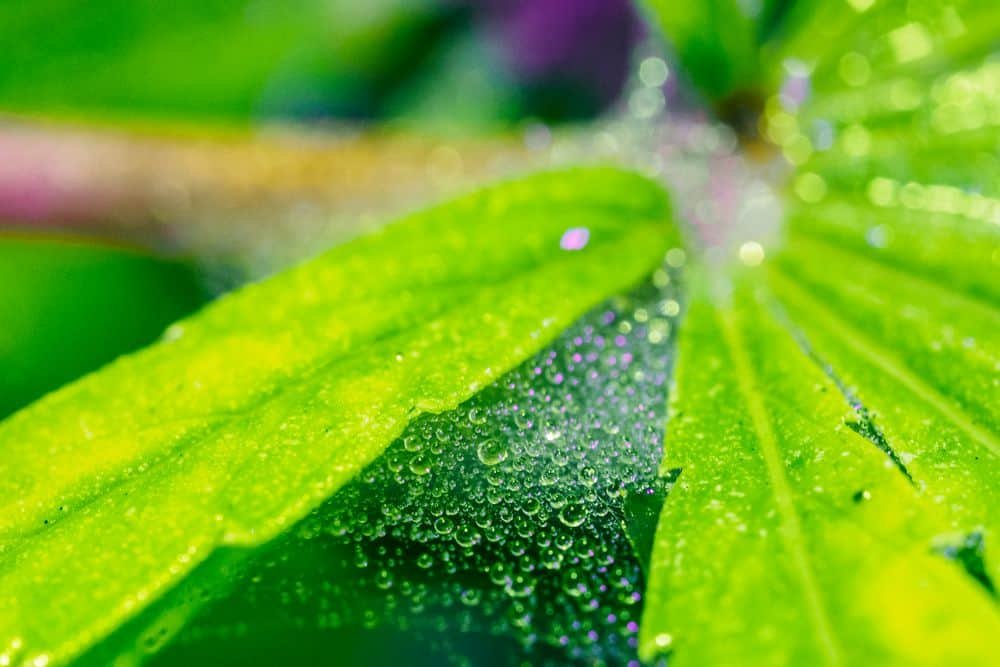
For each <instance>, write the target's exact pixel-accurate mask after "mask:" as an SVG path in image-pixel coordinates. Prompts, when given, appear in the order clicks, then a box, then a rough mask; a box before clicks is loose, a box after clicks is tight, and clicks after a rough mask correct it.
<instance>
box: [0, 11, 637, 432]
mask: <svg viewBox="0 0 1000 667" xmlns="http://www.w3.org/2000/svg"><path fill="white" fill-rule="evenodd" d="M643 35H644V28H643V23H642V21H641V19H640V17H639V15H638V12H637V11H636V9H635V8H634V6H633V5H632V3H631V2H630V1H629V0H365V1H363V2H358V1H355V0H290V1H286V0H280V1H279V0H176V1H173V2H159V1H156V0H107V1H106V2H101V3H98V4H88V3H81V2H78V1H77V2H74V1H72V0H36V1H32V2H12V3H5V4H4V5H3V6H2V7H0V43H2V44H3V45H4V55H3V59H2V62H0V312H2V322H3V325H2V326H0V417H2V416H4V415H6V414H9V413H10V412H12V411H14V410H15V409H17V408H19V407H21V406H23V405H25V404H26V403H28V402H30V401H31V400H34V399H35V398H37V397H38V396H40V395H41V394H43V393H44V392H46V391H49V390H51V389H53V388H55V387H58V386H59V385H61V384H63V383H65V382H66V381H68V380H71V379H73V378H74V377H77V376H79V375H81V374H83V373H85V372H87V371H90V370H93V369H94V368H96V367H98V366H100V365H102V364H104V363H107V362H108V361H110V360H112V359H114V358H115V357H116V356H118V355H119V354H121V353H124V352H126V351H129V350H132V349H135V348H137V347H139V346H141V345H144V344H147V343H149V342H151V341H152V340H153V339H155V338H156V337H157V336H158V335H159V334H160V332H161V331H162V330H163V328H164V327H165V326H166V325H167V324H168V323H169V322H171V321H173V320H175V319H177V318H178V317H180V316H182V315H184V314H185V313H187V312H190V311H191V310H193V309H195V308H197V307H198V306H199V305H200V304H202V303H204V302H205V300H206V299H208V298H210V297H211V295H212V294H215V293H218V292H219V291H220V290H223V289H225V288H227V287H228V286H230V285H232V284H234V283H238V282H240V281H242V280H244V279H246V278H248V277H255V276H259V275H262V274H265V273H267V272H269V271H271V270H274V269H275V268H278V267H280V266H282V265H284V264H286V263H287V262H288V261H292V260H295V259H298V258H300V257H302V256H305V255H308V254H312V253H314V252H318V251H319V250H321V249H322V248H323V247H325V246H327V245H329V244H330V243H333V242H336V241H339V240H342V239H343V238H345V237H347V236H350V235H353V234H355V233H357V232H358V231H359V230H360V229H363V228H364V227H365V226H366V225H369V224H375V222H374V221H376V220H377V219H379V218H382V217H384V216H386V215H388V214H390V213H393V212H396V211H399V210H403V209H406V208H410V207H412V206H414V205H417V204H419V203H422V202H424V201H427V200H430V199H433V198H435V197H437V196H440V195H441V194H443V193H445V192H448V191H452V190H456V189H459V188H461V187H464V186H466V185H468V184H470V183H473V182H476V181H477V180H482V179H483V178H485V177H488V176H496V175H501V174H504V173H509V172H510V171H511V170H513V169H516V168H517V167H518V165H525V164H527V163H529V162H530V161H531V158H530V155H529V154H530V152H531V150H530V149H531V146H532V144H533V143H534V144H537V143H539V142H541V143H544V142H545V140H546V137H547V136H548V133H549V132H550V131H551V129H550V128H551V126H553V125H558V124H560V123H567V122H578V121H581V120H586V119H590V118H594V117H596V116H598V115H600V114H602V113H606V112H608V110H609V109H612V108H613V107H614V105H615V104H616V102H617V100H618V99H619V97H620V95H621V92H622V90H623V87H624V86H625V82H626V80H627V78H628V75H629V72H630V68H631V65H632V63H633V59H634V50H635V48H636V46H637V45H638V44H639V43H640V41H641V39H642V38H643Z"/></svg>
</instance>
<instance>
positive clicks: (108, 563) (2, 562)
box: [0, 169, 676, 661]
mask: <svg viewBox="0 0 1000 667" xmlns="http://www.w3.org/2000/svg"><path fill="white" fill-rule="evenodd" d="M456 222H461V223H463V226H456ZM568 229H576V230H582V229H586V230H587V234H588V235H589V236H588V238H587V240H586V243H584V245H585V246H586V247H585V248H583V249H581V250H579V251H574V250H564V249H563V248H562V247H561V241H562V235H563V234H564V233H565V232H566V230H568ZM575 234H576V236H575V238H576V240H577V241H579V240H580V238H581V234H582V232H580V231H577V232H575ZM672 242H676V233H675V232H674V231H673V228H672V227H671V226H670V224H669V209H668V205H667V203H666V200H665V197H664V195H663V193H662V190H661V189H660V188H659V187H658V186H656V185H654V184H652V183H651V182H649V181H647V180H645V179H642V178H641V177H638V176H635V175H631V174H627V173H624V172H618V171H614V170H604V169H595V170H577V171H570V172H564V173H551V174H542V175H539V176H535V177H533V178H529V179H525V180H523V181H516V182H512V183H508V184H504V185H501V186H497V187H494V188H491V189H487V190H484V191H482V192H480V193H476V194H473V195H470V196H467V197H465V198H462V199H459V200H457V201H455V202H452V203H450V204H446V205H443V206H440V207H437V208H434V209H431V210H430V211H427V212H423V213H418V214H416V215H413V216H410V217H409V218H408V219H406V220H405V221H403V222H401V223H397V224H395V225H390V226H389V227H387V228H385V229H384V230H383V231H381V232H378V233H376V234H373V235H371V236H367V237H363V238H361V239H359V240H357V241H355V242H352V243H350V244H347V245H345V246H341V247H340V248H336V249H334V250H332V251H330V252H329V253H327V254H326V255H324V256H322V257H320V258H319V259H317V260H314V261H312V262H310V263H307V264H305V265H303V266H301V267H298V268H296V269H293V270H292V271H290V272H287V273H285V274H282V275H280V276H278V277H276V278H274V279H272V280H269V281H265V282H263V283H260V284H258V285H255V286H251V287H249V288H247V289H244V290H241V291H240V292H238V293H236V294H234V295H232V296H230V297H226V298H224V299H222V300H220V301H219V302H217V303H216V304H214V305H212V306H211V307H209V308H207V309H206V310H205V311H203V312H202V313H200V314H199V315H196V316H195V317H193V318H191V319H189V320H187V321H184V322H182V323H180V324H179V325H177V326H175V327H174V328H172V329H171V330H169V331H168V335H167V340H165V341H163V342H161V343H160V344H158V345H156V346H153V347H152V348H149V349H147V350H145V351H143V352H141V353H139V354H137V355H135V356H133V357H128V358H125V359H123V360H121V361H119V362H117V363H115V364H113V365H111V366H109V367H107V368H105V369H104V370H102V371H101V372H99V373H97V374H95V375H92V376H90V377H88V378H86V379H85V380H83V381H81V382H78V383H76V384H74V385H72V386H70V387H68V388H66V389H64V390H63V391H61V392H57V393H56V394H54V395H52V396H50V397H48V398H47V399H45V400H43V401H42V402H40V403H38V404H36V405H35V406H32V407H31V408H29V409H28V410H26V411H23V412H21V413H19V414H17V415H15V416H14V417H12V418H11V419H10V420H8V421H6V422H4V423H3V424H2V426H0V450H2V451H3V452H4V457H3V459H2V461H0V469H2V471H3V474H2V478H3V480H4V482H3V486H4V489H3V491H4V493H3V497H4V499H5V507H4V510H3V511H2V512H0V516H2V517H3V519H2V520H0V536H2V540H3V545H4V547H3V551H2V552H0V581H2V582H3V583H2V584H0V586H2V588H3V589H4V590H5V591H12V592H13V593H14V594H13V595H12V596H5V597H4V600H3V602H0V628H3V631H4V635H7V636H6V637H5V638H4V641H9V640H10V639H11V638H12V637H17V638H19V639H20V643H21V644H22V645H23V646H24V648H23V649H22V650H21V654H20V655H18V656H16V658H15V661H20V660H24V661H27V660H32V659H34V658H35V657H37V656H38V655H45V656H46V657H47V659H51V660H54V661H63V660H66V659H67V658H69V657H71V656H73V655H75V654H77V653H79V652H80V651H81V650H83V649H84V648H86V647H87V646H88V645H90V644H91V643H92V642H93V641H95V640H96V639H98V638H99V637H101V636H103V635H104V634H106V633H107V632H109V631H110V630H112V629H113V628H114V627H116V626H117V625H118V624H120V623H121V622H122V621H124V620H125V619H127V618H128V617H130V616H131V615H133V614H134V613H135V612H136V611H138V610H139V609H141V608H142V607H144V606H145V605H146V604H148V603H149V602H150V601H152V600H153V599H155V598H156V597H158V596H159V595H160V594H161V593H162V592H163V591H164V590H166V589H168V588H169V587H170V586H171V585H173V583H175V582H176V581H177V580H179V579H180V578H181V577H182V576H183V575H184V574H185V573H186V572H188V571H190V569H191V568H193V567H194V566H195V565H196V564H197V563H199V562H201V561H203V560H204V559H205V558H206V557H207V556H208V555H209V554H210V553H211V552H212V551H213V550H214V549H216V548H217V547H218V546H220V545H231V546H247V545H254V544H258V543H260V542H262V541H264V540H267V539H269V538H270V537H273V536H274V535H276V534H278V533H279V532H281V530H282V529H283V528H284V527H286V526H288V525H289V524H290V523H292V522H293V521H295V520H296V519H298V518H300V517H301V516H303V515H304V514H305V513H306V512H308V511H309V509H311V508H312V507H313V506H315V505H316V504H317V503H318V502H319V501H321V500H323V499H324V498H325V497H327V496H329V494H330V493H332V492H333V491H334V490H336V488H338V487H339V486H340V485H341V484H343V483H344V482H345V481H346V480H348V479H350V477H351V476H353V474H354V473H356V472H357V471H358V470H360V468H361V467H362V466H363V465H365V464H366V463H367V462H369V461H370V460H371V459H372V458H374V457H375V456H376V455H377V454H378V452H379V451H381V449H382V448H384V447H385V446H386V445H387V444H388V443H389V442H390V441H391V440H392V439H393V438H394V437H395V436H396V435H398V433H399V431H400V430H401V429H402V428H403V426H405V424H406V423H407V422H408V421H409V420H410V419H411V418H412V417H413V416H415V414H418V413H419V412H423V411H440V410H444V409H447V408H449V407H453V406H454V405H457V403H458V402H460V401H461V400H463V399H464V398H467V397H468V396H469V395H471V394H472V393H474V392H475V391H476V389H477V388H479V387H480V386H482V385H483V384H485V383H486V382H487V381H488V380H489V379H490V378H492V377H494V376H495V375H496V374H498V373H500V372H502V371H503V370H505V369H507V368H510V367H511V366H513V365H514V364H516V363H517V362H518V361H520V360H521V359H522V358H524V357H525V356H527V355H528V354H530V353H531V352H533V351H535V350H537V349H538V348H539V347H540V346H541V345H544V344H545V343H546V342H547V341H548V340H550V339H551V338H552V337H553V336H555V335H556V334H557V333H558V332H559V330H560V329H561V328H562V327H564V326H566V325H568V324H569V323H570V322H572V320H573V319H575V318H576V317H577V316H579V315H580V314H582V312H584V311H585V310H586V309H587V308H588V307H590V306H592V305H594V304H595V303H597V302H599V301H600V300H601V299H603V298H604V297H606V296H607V295H608V294H610V293H614V292H615V291H617V290H620V289H624V288H627V287H629V286H630V285H631V284H633V283H635V282H636V281H638V280H639V279H640V278H641V277H642V275H643V274H644V273H645V272H646V271H648V270H650V269H651V268H652V266H653V265H654V264H655V263H656V261H657V260H659V259H660V258H661V257H662V254H663V252H664V251H665V249H666V247H668V246H669V244H670V243H672ZM570 245H571V246H572V247H575V246H576V245H579V243H576V244H575V245H574V244H570ZM469 322H478V323H479V324H478V325H477V326H473V327H470V326H469ZM178 369H181V373H180V377H179V378H176V377H172V376H173V375H174V374H175V373H176V372H177V370H178ZM234 418H238V419H234ZM241 423H242V424H245V426H240V424H241ZM39 443H44V444H43V445H41V444H39ZM42 448H44V450H45V452H44V454H45V455H44V456H39V455H38V453H39V450H40V449H42ZM68 461H71V462H72V463H73V465H72V466H71V465H67V462H68ZM50 519H51V521H50ZM98 541H99V542H100V543H97V542H98ZM109 568H110V569H113V570H115V572H114V576H113V577H108V576H107V570H108V569H109ZM54 597H58V598H59V599H61V600H62V604H60V605H58V606H53V605H47V604H45V601H46V600H51V599H53V598H54ZM29 610H30V612H31V613H29Z"/></svg>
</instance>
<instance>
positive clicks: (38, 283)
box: [0, 235, 208, 418]
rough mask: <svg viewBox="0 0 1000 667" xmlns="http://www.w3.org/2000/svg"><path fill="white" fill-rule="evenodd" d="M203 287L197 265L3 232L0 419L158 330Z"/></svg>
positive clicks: (196, 300)
mask: <svg viewBox="0 0 1000 667" xmlns="http://www.w3.org/2000/svg"><path fill="white" fill-rule="evenodd" d="M207 299H208V294H207V292H206V290H205V289H204V287H203V286H202V284H201V281H200V280H199V279H198V277H197V274H196V273H195V271H194V270H193V269H192V268H191V267H190V266H187V265H185V264H182V263H179V262H174V261H166V260H162V259H158V258H155V257H153V256H151V255H147V254H143V253H141V252H139V251H135V250H131V249H126V248H121V247H112V246H107V245H99V244H95V243H93V242H89V241H83V240H68V239H52V238H38V237H34V238H32V237H22V236H4V235H0V418H3V417H6V416H7V415H9V414H11V413H12V412H14V411H16V410H18V409H19V408H22V407H24V406H25V405H27V404H28V403H30V402H32V401H33V400H35V399H37V398H39V397H40V396H42V395H43V394H45V393H47V392H49V391H52V390H53V389H56V388H57V387H59V386H61V385H63V384H65V383H66V382H68V381H70V380H72V379H74V378H76V377H79V376H81V375H83V374H85V373H88V372H90V371H92V370H95V369H97V368H98V367H100V366H102V365H104V364H105V363H107V362H109V361H111V360H113V359H114V358H115V357H117V356H119V355H121V354H124V353H126V352H130V351H132V350H135V349H137V348H139V347H142V346H143V345H146V344H148V343H150V342H152V341H153V340H154V339H156V338H157V337H158V336H159V335H160V334H161V333H162V332H163V329H164V328H165V327H166V326H167V325H168V324H170V323H171V322H173V321H174V320H177V319H179V318H180V317H182V316H184V315H186V314H187V313H190V312H191V311H193V310H195V309H196V308H198V307H199V306H200V305H201V304H203V303H204V302H205V301H206V300H207Z"/></svg>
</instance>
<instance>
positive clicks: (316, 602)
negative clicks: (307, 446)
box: [180, 257, 681, 664]
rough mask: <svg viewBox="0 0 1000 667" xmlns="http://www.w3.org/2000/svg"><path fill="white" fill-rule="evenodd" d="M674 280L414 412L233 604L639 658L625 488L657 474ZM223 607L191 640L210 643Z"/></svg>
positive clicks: (596, 656)
mask: <svg viewBox="0 0 1000 667" xmlns="http://www.w3.org/2000/svg"><path fill="white" fill-rule="evenodd" d="M674 260H675V262H674V263H678V262H677V261H676V260H677V258H676V257H675V258H674ZM677 275H678V274H677V271H676V270H675V269H673V268H670V267H668V266H665V267H664V269H661V270H659V271H657V272H656V273H655V275H654V276H653V277H652V278H651V279H650V281H649V282H647V283H646V284H645V285H643V286H641V287H640V288H638V289H637V290H636V291H634V292H633V293H632V294H631V295H629V296H627V297H619V298H615V299H613V300H611V301H610V302H608V303H605V304H603V305H602V306H601V307H599V308H597V309H595V310H594V311H592V312H591V313H590V314H588V315H587V316H585V317H584V318H582V319H581V320H580V321H579V322H578V323H577V324H576V325H575V326H573V327H571V328H570V329H569V330H568V331H566V332H564V333H563V334H562V335H561V336H560V337H559V338H558V339H557V340H556V341H555V342H554V343H553V344H551V345H550V346H548V347H547V348H546V349H545V350H544V351H542V352H540V353H539V354H537V355H536V356H535V357H534V358H532V359H530V360H528V361H527V362H525V363H524V364H522V365H521V366H520V367H519V368H517V369H515V370H513V371H512V372H510V373H508V374H507V375H506V376H505V377H503V378H502V379H500V380H499V381H497V382H496V383H495V384H493V385H492V386H490V387H488V388H486V389H485V390H484V391H482V392H481V393H479V394H478V395H476V396H475V397H473V398H472V399H470V400H469V401H468V402H467V403H465V404H464V405H462V406H461V407H459V408H458V409H456V410H453V411H450V412H447V413H444V414H437V415H425V416H423V417H421V418H419V419H417V420H416V421H415V422H414V423H412V424H411V425H410V426H409V427H408V428H407V429H406V431H405V433H404V434H403V435H402V437H400V438H399V439H398V440H397V441H396V442H394V443H393V444H392V445H391V446H390V447H389V449H388V451H387V452H386V454H385V455H384V456H382V457H380V458H379V459H378V460H377V461H376V462H375V463H373V464H372V465H371V466H369V467H368V468H367V469H366V470H365V471H364V472H363V473H362V475H361V476H360V477H359V478H358V479H356V480H355V481H354V482H352V483H351V484H350V485H349V486H347V487H345V488H344V489H343V490H342V491H341V492H339V493H338V494H337V495H336V496H335V497H334V498H332V499H331V501H329V502H328V503H326V505H324V506H323V507H321V508H320V509H319V510H317V511H316V512H314V513H313V514H312V515H311V516H310V517H308V518H307V519H306V520H305V521H303V522H302V523H301V525H299V526H298V527H297V529H296V530H294V531H292V532H291V533H290V534H288V535H287V536H286V537H285V538H283V540H281V541H280V542H279V543H278V544H277V545H274V546H272V547H271V548H270V549H269V551H268V552H266V553H265V554H264V555H263V556H261V557H260V558H259V560H258V561H257V562H256V563H255V564H254V565H253V566H252V567H251V568H250V571H249V573H248V574H247V575H246V580H245V581H244V582H243V583H242V584H241V585H240V586H239V587H238V589H237V592H236V593H235V595H236V596H237V597H238V598H239V601H238V603H237V604H236V605H235V607H236V608H237V609H243V610H245V609H246V608H247V607H249V608H251V609H254V608H255V609H256V610H257V611H256V612H255V613H256V614H257V615H260V614H261V613H263V614H264V616H265V617H266V616H268V615H271V616H273V617H282V618H283V619H284V622H289V623H291V624H293V625H296V626H300V627H301V626H303V625H312V626H314V627H319V628H325V629H334V630H335V629H337V628H352V627H354V628H359V629H365V628H367V629H376V628H389V629H393V630H397V631H398V630H402V631H407V632H411V633H417V635H418V636H420V637H421V639H425V638H428V637H431V638H433V640H434V641H435V642H438V643H439V644H440V643H441V642H445V643H447V642H448V641H449V638H456V637H461V636H462V635H466V636H468V635H469V634H470V633H473V634H479V635H484V636H487V637H493V638H498V637H499V638H502V639H503V640H504V641H505V642H506V646H507V648H506V657H505V658H504V659H500V658H499V657H498V656H497V655H493V656H492V657H491V661H492V662H500V663H503V662H516V661H517V660H518V659H530V660H531V661H532V662H546V661H548V662H551V663H566V662H567V661H581V662H595V661H597V662H601V663H613V664H628V663H630V662H632V661H634V660H636V658H635V649H636V637H637V632H638V622H639V620H640V614H641V606H642V596H643V589H644V585H643V582H642V573H641V570H640V566H639V562H638V560H637V558H636V556H635V554H634V552H633V548H632V545H631V544H630V542H629V540H628V538H627V537H626V532H625V531H624V530H623V528H622V520H623V497H624V496H625V495H626V494H628V493H641V492H644V491H645V490H646V489H648V488H649V487H650V485H651V484H652V483H653V482H654V480H655V478H656V475H657V466H658V464H659V461H660V458H661V453H662V438H663V424H664V421H665V411H666V404H667V402H666V398H667V388H668V378H669V370H670V364H671V358H672V342H673V332H674V330H675V326H676V320H677V318H678V317H679V315H680V311H681V304H680V303H679V301H678V290H677V288H676V282H677ZM227 604H229V605H232V600H230V601H229V602H228V603H227ZM262 610H263V611H262ZM215 616H216V617H219V614H215ZM212 617H213V613H212V612H211V611H209V612H208V613H207V614H205V615H204V618H203V619H202V621H196V622H195V623H194V624H193V625H192V626H191V627H190V628H189V629H188V630H187V631H185V634H186V635H187V636H188V638H189V639H190V638H191V637H200V638H201V639H204V638H205V636H206V634H205V633H206V632H207V633H211V632H212V631H213V630H212V629H211V626H212V624H213V621H212V620H211V619H212ZM247 617H248V616H247V614H246V612H245V611H241V612H240V618H241V619H242V620H241V623H242V624H243V631H245V632H252V631H253V625H254V624H253V622H252V621H251V622H249V623H246V618H247ZM272 621H273V618H272V619H271V620H268V621H266V622H268V623H270V622H272ZM216 624H217V625H220V626H226V624H225V623H224V622H222V623H219V622H218V621H216ZM215 631H219V632H222V631H224V632H227V633H230V634H231V633H233V632H234V631H238V630H234V627H233V625H231V624H230V625H228V626H226V627H216V628H215ZM184 641H185V637H184V636H183V635H182V636H181V638H180V642H181V643H183V642H184ZM446 653H447V655H448V657H449V658H451V659H453V660H454V661H455V662H457V663H462V662H463V661H467V660H469V659H471V658H469V656H468V655H463V654H462V652H461V650H460V649H458V648H455V646H452V647H450V648H449V650H448V651H446ZM476 662H477V664H478V663H479V662H481V660H476Z"/></svg>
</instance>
